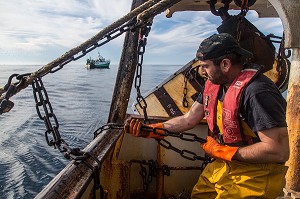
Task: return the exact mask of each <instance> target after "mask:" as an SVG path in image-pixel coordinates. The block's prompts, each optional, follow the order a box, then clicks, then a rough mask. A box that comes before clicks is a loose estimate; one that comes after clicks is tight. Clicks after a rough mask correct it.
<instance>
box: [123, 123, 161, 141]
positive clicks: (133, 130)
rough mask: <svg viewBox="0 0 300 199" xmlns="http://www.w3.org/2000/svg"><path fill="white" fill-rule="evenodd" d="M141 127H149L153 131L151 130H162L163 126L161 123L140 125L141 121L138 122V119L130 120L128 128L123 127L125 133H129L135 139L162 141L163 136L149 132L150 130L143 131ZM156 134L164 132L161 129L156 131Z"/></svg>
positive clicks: (126, 126)
mask: <svg viewBox="0 0 300 199" xmlns="http://www.w3.org/2000/svg"><path fill="white" fill-rule="evenodd" d="M142 127H151V128H152V129H153V128H164V125H163V123H156V124H149V125H146V124H144V123H142V122H141V121H139V120H138V119H131V120H130V121H129V126H128V124H127V125H125V126H124V128H125V132H126V133H130V134H131V135H133V136H136V137H144V138H155V139H164V136H163V135H158V134H155V133H153V132H151V129H149V131H148V130H147V128H144V129H143V128H142ZM156 132H157V133H160V134H165V133H166V132H165V131H164V130H161V129H156Z"/></svg>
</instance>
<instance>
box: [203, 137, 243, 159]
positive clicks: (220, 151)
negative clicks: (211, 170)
mask: <svg viewBox="0 0 300 199" xmlns="http://www.w3.org/2000/svg"><path fill="white" fill-rule="evenodd" d="M206 139H207V142H206V143H204V144H201V147H202V149H203V150H204V151H205V153H206V154H207V155H209V156H210V157H212V158H216V159H222V160H227V161H231V160H232V157H233V156H234V155H235V153H236V152H237V150H238V148H239V147H232V146H225V145H222V144H220V143H218V142H217V141H216V140H215V139H214V138H212V137H211V136H207V137H206Z"/></svg>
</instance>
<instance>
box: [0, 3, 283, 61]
mask: <svg viewBox="0 0 300 199" xmlns="http://www.w3.org/2000/svg"><path fill="white" fill-rule="evenodd" d="M131 3H132V1H129V0H51V1H49V0H26V1H21V0H9V1H5V0H1V1H0V19H1V20H0V27H1V30H0V64H2V65H3V64H4V65H5V64H41V65H45V64H47V63H49V62H51V61H52V60H54V59H56V58H59V57H60V56H61V55H63V54H64V53H65V52H68V51H69V50H70V49H72V48H74V47H76V46H78V45H80V44H81V43H83V42H85V41H86V40H88V39H89V38H90V37H92V36H94V35H95V34H97V33H98V32H99V31H101V30H102V29H103V28H105V27H107V26H108V25H110V24H111V23H113V22H114V21H116V20H118V19H119V18H121V17H122V16H124V15H125V14H127V13H128V12H129V11H130V7H131ZM230 14H237V12H230ZM246 18H247V19H248V20H249V21H251V22H252V23H253V24H254V25H255V26H256V27H258V29H259V30H260V31H261V32H263V33H264V34H266V35H267V34H269V33H273V34H275V35H277V36H282V24H281V21H280V19H279V18H263V19H260V18H258V15H257V13H256V12H254V11H251V12H248V14H247V16H246ZM220 24H221V19H220V17H217V16H214V15H213V14H212V13H211V12H201V13H200V12H178V13H174V14H173V17H172V18H166V17H165V13H162V14H160V15H158V16H156V17H155V18H154V23H153V25H152V29H151V32H150V34H149V36H148V42H147V45H146V51H145V54H144V63H145V64H169V65H183V64H186V63H187V62H188V61H190V60H192V59H193V58H194V56H195V52H196V50H197V48H198V46H199V44H200V42H201V41H202V40H203V39H205V38H207V37H208V36H210V35H211V34H213V33H216V28H217V27H218V26H219V25H220ZM123 40H124V35H123V36H121V37H119V38H117V39H115V40H113V41H111V42H109V43H108V44H105V45H104V46H101V47H99V48H97V49H95V50H94V51H92V52H90V53H89V54H88V55H87V56H85V57H83V58H82V59H80V60H78V61H76V62H74V63H79V64H81V63H85V61H86V59H87V58H88V57H95V56H96V55H97V54H98V52H99V53H101V55H103V56H104V57H106V58H107V59H110V60H111V62H112V63H113V64H118V63H119V59H120V55H121V51H122V46H123Z"/></svg>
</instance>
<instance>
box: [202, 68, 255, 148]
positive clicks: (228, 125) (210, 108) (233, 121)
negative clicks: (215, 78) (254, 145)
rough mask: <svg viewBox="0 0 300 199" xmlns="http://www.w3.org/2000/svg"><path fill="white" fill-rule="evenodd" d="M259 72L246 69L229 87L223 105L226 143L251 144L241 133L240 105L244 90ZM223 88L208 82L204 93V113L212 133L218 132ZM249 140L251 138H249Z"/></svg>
mask: <svg viewBox="0 0 300 199" xmlns="http://www.w3.org/2000/svg"><path fill="white" fill-rule="evenodd" d="M256 73H257V70H255V69H245V70H243V71H241V72H240V74H239V75H238V77H237V78H236V79H235V80H234V81H233V82H232V84H231V85H230V86H229V88H228V90H227V92H226V95H225V97H224V100H223V104H222V107H223V108H222V123H223V129H222V131H223V140H224V143H228V144H229V143H237V142H241V141H245V140H244V139H246V141H247V142H248V143H249V144H250V142H251V141H250V140H251V139H247V138H245V137H243V135H242V133H241V130H242V129H241V123H240V119H239V112H238V111H239V105H240V99H241V96H242V92H243V90H244V89H245V88H246V86H247V84H248V83H249V82H250V81H251V80H252V79H253V78H254V76H255V74H256ZM220 88H221V86H220V85H217V84H213V83H211V81H209V80H208V81H206V84H205V89H204V93H203V102H204V104H203V105H204V111H205V116H206V120H207V123H208V127H209V129H210V130H211V131H212V132H216V114H217V113H216V112H217V103H218V93H219V90H220ZM248 138H249V136H248Z"/></svg>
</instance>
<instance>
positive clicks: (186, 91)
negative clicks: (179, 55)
mask: <svg viewBox="0 0 300 199" xmlns="http://www.w3.org/2000/svg"><path fill="white" fill-rule="evenodd" d="M188 74H189V73H188V71H186V72H185V74H184V80H183V82H184V87H183V98H182V106H183V107H185V108H187V107H189V102H188V100H187V93H188V90H187V81H188V78H187V75H188Z"/></svg>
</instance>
